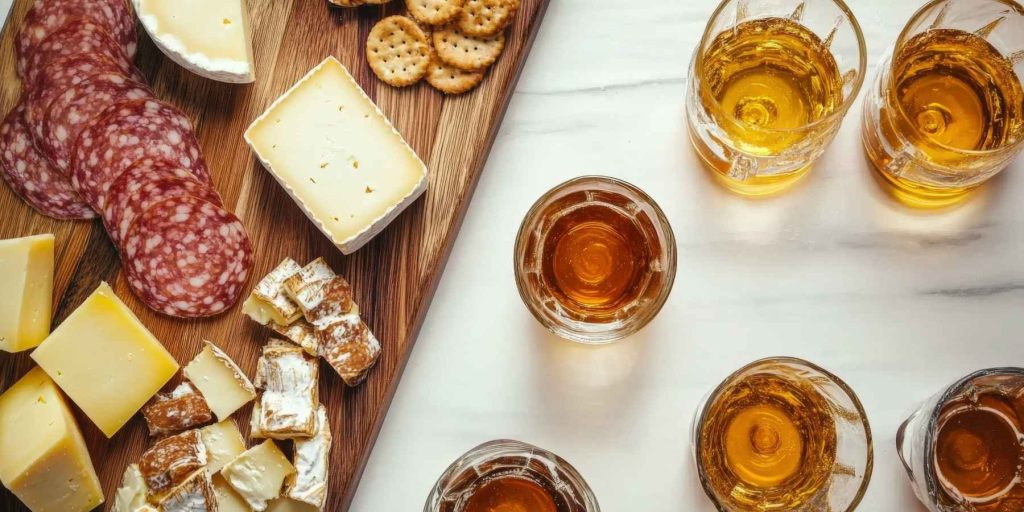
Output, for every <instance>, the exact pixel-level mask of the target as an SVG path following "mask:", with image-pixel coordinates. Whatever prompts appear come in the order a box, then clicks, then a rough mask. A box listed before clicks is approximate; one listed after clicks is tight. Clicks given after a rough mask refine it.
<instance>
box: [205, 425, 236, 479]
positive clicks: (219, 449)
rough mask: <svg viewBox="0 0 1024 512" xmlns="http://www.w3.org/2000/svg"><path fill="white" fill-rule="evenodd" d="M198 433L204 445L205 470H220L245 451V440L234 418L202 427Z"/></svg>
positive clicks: (212, 471)
mask: <svg viewBox="0 0 1024 512" xmlns="http://www.w3.org/2000/svg"><path fill="white" fill-rule="evenodd" d="M200 433H201V435H202V438H203V445H205V446H206V459H207V462H206V470H207V471H209V472H210V473H216V472H218V471H220V470H221V468H223V467H224V466H226V465H227V463H228V462H231V461H233V460H235V457H238V456H239V455H241V454H242V452H244V451H245V440H244V439H242V433H241V432H239V431H238V425H237V424H235V420H231V419H228V420H224V421H222V422H220V423H215V424H213V425H210V426H207V427H203V428H202V429H201V430H200Z"/></svg>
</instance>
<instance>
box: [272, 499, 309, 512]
mask: <svg viewBox="0 0 1024 512" xmlns="http://www.w3.org/2000/svg"><path fill="white" fill-rule="evenodd" d="M319 510H320V509H319V508H317V507H315V506H313V505H309V504H306V503H303V502H301V501H295V500H292V499H288V498H278V499H276V500H273V501H271V502H270V503H269V504H268V505H267V510H266V512H318V511H319Z"/></svg>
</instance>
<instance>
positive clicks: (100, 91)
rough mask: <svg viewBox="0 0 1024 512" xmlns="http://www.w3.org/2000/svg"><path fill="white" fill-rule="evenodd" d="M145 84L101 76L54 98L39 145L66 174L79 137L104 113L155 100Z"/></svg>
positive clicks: (110, 74)
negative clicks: (129, 103) (146, 100)
mask: <svg viewBox="0 0 1024 512" xmlns="http://www.w3.org/2000/svg"><path fill="white" fill-rule="evenodd" d="M152 97H153V91H151V90H150V89H149V87H148V86H146V85H145V84H142V83H139V82H136V81H135V80H132V79H131V78H127V77H125V76H124V75H123V74H121V73H100V74H97V75H93V76H91V77H89V78H87V79H85V80H84V81H82V82H81V83H80V84H78V85H75V86H72V87H70V88H68V89H66V90H65V91H64V92H63V93H62V94H59V95H57V97H55V98H53V100H52V102H51V103H50V106H49V108H48V109H47V114H46V116H45V119H44V123H43V136H42V137H38V138H36V144H37V146H38V147H39V149H40V150H41V151H42V152H43V154H45V155H47V156H48V157H49V158H50V163H51V164H53V165H54V167H56V168H57V169H60V170H61V171H62V172H66V171H67V169H68V167H69V166H70V161H71V154H72V152H73V151H74V145H75V141H76V140H77V139H78V134H79V133H80V132H81V131H82V130H83V129H84V128H85V127H86V126H88V125H89V124H90V123H91V122H92V121H94V120H95V119H96V118H98V117H99V116H100V114H102V113H103V111H105V110H107V109H108V108H111V107H113V106H115V105H118V104H120V103H124V102H126V101H131V100H138V99H143V98H152Z"/></svg>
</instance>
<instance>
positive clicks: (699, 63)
mask: <svg viewBox="0 0 1024 512" xmlns="http://www.w3.org/2000/svg"><path fill="white" fill-rule="evenodd" d="M732 1H743V0H722V1H721V2H719V4H718V7H716V8H715V11H714V12H713V13H712V14H711V17H710V18H708V23H707V25H705V26H704V34H703V35H702V36H701V38H700V42H699V43H698V44H697V48H696V50H695V51H694V55H693V69H694V74H695V75H696V76H695V77H690V79H691V80H692V79H694V78H697V79H699V80H701V82H702V83H703V80H704V73H705V72H704V61H703V59H701V55H702V54H703V50H704V46H705V45H706V44H707V43H708V42H710V41H711V40H712V39H713V38H714V37H717V36H718V34H720V33H721V32H719V33H715V34H712V25H713V23H712V22H713V21H714V20H716V19H718V17H719V16H721V15H722V13H723V12H725V6H726V4H728V3H729V2H732ZM829 1H830V2H832V3H833V4H834V5H835V6H836V7H838V8H839V10H840V11H842V13H843V15H844V16H845V17H846V19H847V20H848V21H849V22H850V26H851V27H853V31H854V34H855V35H856V36H857V53H858V56H857V78H855V79H854V82H853V89H851V90H850V94H849V95H847V96H846V97H844V98H843V102H842V104H841V105H840V106H839V108H837V109H835V110H833V111H832V112H831V113H830V114H828V115H827V116H825V117H822V118H819V119H815V120H814V121H811V122H810V123H807V124H804V125H801V126H799V127H796V128H760V127H756V126H753V125H751V124H750V123H747V122H746V121H743V120H741V119H738V118H736V116H733V115H732V114H727V115H728V117H729V119H730V120H731V121H732V122H734V123H737V124H739V125H741V126H744V127H752V128H756V129H758V130H761V131H763V132H766V133H794V132H800V131H804V130H807V129H810V128H816V127H818V126H821V125H824V124H827V123H831V122H834V121H835V120H836V119H842V118H843V117H845V116H846V113H847V112H848V111H849V110H850V107H851V106H853V103H854V102H855V101H856V100H857V96H859V95H860V90H861V88H862V87H863V86H864V78H865V77H864V75H865V74H866V73H867V59H868V56H867V53H868V52H867V43H866V42H865V41H864V31H863V30H861V27H860V22H859V21H857V17H856V16H854V14H853V11H852V10H851V9H850V7H849V6H847V5H846V3H845V2H844V1H843V0H829ZM763 18H768V16H763V17H761V18H753V19H763ZM699 89H700V88H698V94H700V91H699ZM708 99H709V100H710V101H711V102H712V103H713V104H714V106H716V107H721V106H722V104H721V102H719V101H718V98H715V97H714V96H709V98H708Z"/></svg>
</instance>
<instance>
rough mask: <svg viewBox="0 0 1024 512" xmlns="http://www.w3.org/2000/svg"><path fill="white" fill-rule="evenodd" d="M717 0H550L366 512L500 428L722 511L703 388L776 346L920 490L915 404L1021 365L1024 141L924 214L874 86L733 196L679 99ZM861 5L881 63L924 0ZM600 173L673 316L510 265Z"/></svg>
mask: <svg viewBox="0 0 1024 512" xmlns="http://www.w3.org/2000/svg"><path fill="white" fill-rule="evenodd" d="M10 1H11V0H0V13H6V12H7V9H8V7H9V5H10ZM716 3H717V2H716V1H715V0H694V1H688V2H681V1H679V0H648V1H645V2H623V1H619V0H552V1H551V6H550V8H549V10H548V14H547V17H546V19H545V21H544V24H543V26H542V28H541V31H540V35H539V37H538V38H537V41H536V44H535V45H534V48H533V52H532V55H531V56H530V58H529V61H528V62H527V65H526V70H525V72H524V74H523V77H522V80H521V81H520V83H519V86H518V89H517V92H516V95H515V97H514V98H513V100H512V105H511V107H510V108H509V111H508V114H507V116H506V118H505V122H504V124H503V126H502V128H501V131H500V133H499V135H498V138H497V141H496V142H495V145H494V150H493V152H492V153H491V156H490V159H489V161H488V164H487V168H486V170H485V171H484V174H483V177H482V178H481V180H480V184H479V187H478V189H477V191H476V195H475V197H474V199H473V202H472V205H471V206H470V210H469V213H468V215H467V216H466V221H465V224H464V226H463V228H462V232H461V233H460V235H459V238H458V240H457V242H456V245H455V248H454V251H453V252H452V256H451V259H450V261H449V263H448V268H447V270H446V272H445V275H444V277H443V279H442V280H441V284H440V287H439V289H438V291H437V295H436V297H435V298H434V302H433V306H432V307H431V310H430V312H429V313H428V315H427V319H426V323H425V325H424V327H423V330H422V333H421V334H420V338H419V341H418V342H417V345H416V348H415V350H414V353H413V355H412V358H411V360H410V362H409V366H408V368H407V369H406V370H405V376H404V378H403V380H402V382H401V385H400V387H399V389H398V393H397V395H396V396H395V400H394V403H393V405H392V407H391V411H390V413H389V414H388V417H387V419H386V421H385V424H384V428H383V430H382V432H381V434H380V438H379V440H378V441H377V445H376V448H375V450H374V452H373V455H372V456H371V458H370V462H369V464H368V466H367V468H366V472H365V474H364V476H363V480H362V484H361V486H360V488H359V491H358V493H357V495H356V498H355V501H354V503H353V506H352V510H353V511H354V512H364V511H373V512H392V511H394V512H400V511H405V512H408V511H416V510H421V509H422V507H423V502H424V501H425V499H426V496H427V493H428V492H429V490H430V488H431V486H432V485H433V484H434V481H435V479H436V478H437V477H438V475H439V474H440V473H441V472H442V471H443V470H444V469H445V468H446V467H447V466H448V464H449V463H450V462H451V461H452V460H454V459H455V458H457V457H458V456H459V455H461V454H462V453H463V452H465V451H466V450H468V449H470V448H472V447H473V446H475V445H477V444H479V443H482V442H485V441H488V440H492V439H497V438H513V439H519V440H522V441H527V442H531V443H534V444H537V445H539V446H541V447H544V448H547V449H549V450H552V451H554V452H556V453H558V454H560V455H561V456H563V457H564V458H566V459H568V460H569V461H570V462H571V463H572V464H573V465H574V466H576V468H577V469H578V470H579V471H580V472H581V473H582V474H583V476H584V477H585V478H586V479H587V480H588V481H589V483H590V485H591V486H592V487H593V489H594V492H595V493H596V495H597V497H598V500H599V501H600V503H601V506H602V508H603V509H604V510H606V511H610V512H617V511H643V512H662V511H664V512H669V511H672V512H675V511H680V510H684V511H689V512H713V510H714V509H713V507H712V506H711V504H710V503H709V502H708V500H707V499H706V498H705V496H704V494H703V492H702V490H701V488H700V485H699V483H698V482H697V478H696V474H695V468H694V466H693V463H692V461H691V455H690V448H689V440H688V431H689V427H690V421H691V418H692V416H693V413H694V408H695V407H696V406H697V403H698V401H699V400H700V398H701V397H702V396H703V395H704V394H705V393H706V392H707V391H708V390H709V389H711V388H712V387H714V386H715V385H717V384H718V383H719V382H720V381H721V380H722V379H723V378H724V377H725V376H726V375H727V374H729V373H730V372H732V371H733V370H735V369H736V368H738V367H740V366H742V365H744V364H746V363H748V362H750V361H752V360H754V359H757V358H760V357H766V356H774V355H792V356H798V357H803V358H806V359H809V360H811V361H813V362H816V363H818V364H820V365H822V366H824V367H825V368H826V369H829V370H831V371H833V372H834V373H836V374H837V375H839V376H840V377H841V378H843V379H844V380H845V381H846V382H847V383H849V384H850V385H851V386H852V387H853V388H854V390H856V391H857V392H858V394H859V395H860V398H861V400H862V401H863V403H864V405H865V407H866V409H867V411H868V415H869V417H870V420H871V426H872V429H873V431H874V437H875V470H874V477H873V479H872V482H871V485H870V487H869V489H868V492H867V496H866V498H865V500H864V502H863V503H862V505H861V507H860V510H863V511H868V512H890V511H892V512H895V511H908V512H909V511H913V512H918V511H923V510H924V509H923V508H922V507H920V506H918V505H917V504H916V501H915V500H914V497H913V494H912V492H911V490H910V487H909V485H908V482H907V478H906V476H905V475H904V473H903V470H902V468H901V466H900V464H899V461H898V459H897V457H896V453H895V449H894V438H895V432H896V428H897V426H898V425H899V423H900V422H901V421H902V420H903V419H904V418H905V417H906V415H907V414H908V413H909V412H910V411H911V410H913V409H914V408H915V407H916V404H917V403H918V402H919V401H921V400H923V399H925V398H926V397H928V396H929V395H931V394H932V393H934V392H936V391H937V390H938V389H939V388H940V387H941V386H944V385H946V384H948V383H949V382H951V381H952V380H954V379H956V378H958V377H960V376H962V375H964V374H966V373H968V372H970V371H972V370H975V369H978V368H982V367H989V366H998V365H1022V364H1024V348H1022V343H1021V334H1020V333H1021V331H1022V330H1024V329H1022V327H1024V320H1022V318H1024V315H1022V312H1024V257H1022V252H1024V159H1018V161H1017V162H1015V163H1014V164H1013V165H1012V166H1011V167H1010V168H1009V169H1008V170H1007V171H1005V172H1004V173H1003V174H1002V175H1001V176H1000V177H998V178H997V179H996V180H995V181H994V182H993V183H991V185H990V186H989V187H987V188H985V189H984V190H982V191H981V193H979V194H976V196H975V197H973V198H972V199H971V200H970V201H969V202H968V203H966V204H964V205H963V206H961V207H959V208H956V209H953V210H947V211H942V212H940V213H921V212H915V211H912V210H908V209H906V208H904V207H902V206H900V205H898V204H896V203H895V202H894V201H892V200H890V199H889V198H888V197H887V196H885V195H884V194H883V193H882V192H881V190H880V189H879V188H878V187H877V185H876V184H875V182H874V181H873V178H872V177H871V176H870V175H869V174H868V173H869V171H868V163H867V162H866V160H865V158H864V156H863V153H862V151H861V146H860V119H859V112H860V110H859V109H860V101H858V102H857V104H856V105H854V107H853V109H852V110H851V115H850V116H849V118H848V119H847V121H846V123H844V125H843V128H842V131H841V132H840V133H839V135H838V137H837V138H836V140H835V142H834V143H833V144H832V146H831V147H830V148H829V150H828V152H827V153H826V154H825V156H824V158H823V159H822V160H821V161H820V162H819V163H818V165H817V166H816V169H815V171H814V172H813V173H812V174H811V175H810V176H809V177H808V178H807V179H805V180H804V181H803V182H802V183H800V184H799V185H798V186H797V187H795V188H794V189H792V190H791V191H789V192H788V193H786V194H785V195H782V196H780V197H776V198H773V199H768V200H748V199H743V198H739V197H736V196H733V195H730V194H729V193H727V192H725V191H724V190H723V189H721V188H719V187H718V186H717V185H715V184H714V183H712V182H711V180H710V178H709V177H708V176H707V175H706V174H705V171H704V170H703V169H702V168H701V166H700V164H699V162H698V160H697V157H696V155H695V154H694V153H693V152H692V150H691V149H690V145H689V142H688V141H687V138H686V126H685V122H684V119H683V98H684V86H685V83H686V79H687V76H686V75H687V64H688V62H689V59H690V56H691V53H692V51H693V48H694V46H695V45H696V44H697V41H698V40H699V37H700V34H701V32H702V31H703V27H704V24H705V23H706V20H707V18H708V16H709V15H710V14H711V12H712V11H713V10H714V7H715V5H716ZM849 3H850V6H851V8H852V9H853V10H854V12H855V14H856V15H857V16H858V17H859V19H860V20H861V24H862V25H863V28H864V30H865V35H866V39H867V41H868V46H869V52H870V56H869V63H870V64H871V69H870V70H869V79H870V77H872V76H874V67H875V64H876V63H877V61H878V60H879V58H880V57H881V55H882V54H883V53H885V52H886V51H887V50H888V48H889V47H890V46H891V45H892V44H893V41H894V39H895V37H896V35H897V33H898V31H899V30H900V29H901V27H902V26H903V24H904V23H905V22H906V21H907V20H908V19H909V17H910V15H911V14H912V13H913V12H914V11H915V10H916V8H917V7H918V5H919V4H920V3H922V2H919V1H914V2H895V1H892V0H850V1H849ZM581 174H607V175H610V176H614V177H617V178H621V179H624V180H626V181H629V182H632V183H634V184H636V185H638V186H640V187H641V188H643V189H644V190H646V191H647V192H649V193H650V194H651V195H652V196H653V197H654V199H655V200H656V201H658V202H659V203H660V204H661V206H662V207H663V208H664V210H665V211H666V213H667V215H668V218H669V220H670V222H671V223H672V226H673V228H674V230H675V234H676V237H677V239H678V246H679V271H678V277H677V280H676V283H675V288H674V290H673V292H672V295H671V297H670V298H669V300H668V303H667V304H666V306H665V308H664V309H663V310H662V312H661V314H660V316H659V317H658V318H656V319H655V320H654V321H653V322H652V323H651V324H650V325H649V326H648V327H647V328H646V329H644V330H643V331H641V332H640V333H639V334H637V335H635V336H633V337H631V338H628V339H626V340H623V341H621V342H618V343H616V344H612V345H608V346H602V347H586V346H581V345H577V344H574V343H571V342H568V341H563V340H559V339H557V338H555V337H553V336H552V335H550V334H548V333H547V332H546V331H545V330H543V329H542V328H541V327H540V326H539V324H538V323H537V322H536V321H535V320H534V319H533V317H532V316H530V314H529V313H528V312H527V310H526V308H525V307H524V306H523V304H522V302H521V301H520V299H519V295H518V293H517V291H516V287H515V283H514V280H513V274H512V247H513V243H514V238H515V234H516V231H517V229H518V227H519V223H520V221H521V220H522V217H523V215H524V213H525V212H526V210H527V209H528V208H529V207H530V205H531V204H532V203H533V202H534V201H535V200H536V199H537V198H538V197H539V196H540V195H541V194H542V193H544V192H545V191H547V190H548V189H549V188H551V187H552V186H554V185H556V184H558V183H560V182H562V181H564V180H567V179H569V178H572V177H575V176H578V175H581Z"/></svg>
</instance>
